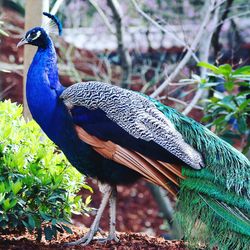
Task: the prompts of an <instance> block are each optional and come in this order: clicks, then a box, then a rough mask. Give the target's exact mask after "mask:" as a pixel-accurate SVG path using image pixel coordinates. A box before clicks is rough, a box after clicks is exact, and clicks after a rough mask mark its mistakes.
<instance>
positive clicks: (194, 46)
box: [132, 0, 214, 97]
mask: <svg viewBox="0 0 250 250" xmlns="http://www.w3.org/2000/svg"><path fill="white" fill-rule="evenodd" d="M132 1H133V0H132ZM213 8H214V1H212V3H209V7H208V10H207V11H206V14H205V17H204V19H203V22H202V23H201V25H200V28H199V30H198V32H197V35H196V37H195V39H194V41H193V42H192V44H191V46H190V50H188V51H187V53H186V54H185V56H184V57H183V59H182V60H181V61H180V63H179V64H178V65H177V67H176V68H175V70H174V71H173V73H172V74H171V75H170V76H169V77H168V78H167V79H166V80H165V81H164V82H163V83H162V84H161V85H160V86H159V87H158V88H157V89H156V90H155V91H154V92H153V93H152V94H151V97H156V96H158V95H159V94H160V93H161V92H162V91H163V90H164V89H165V88H166V86H167V85H168V84H169V83H170V82H171V81H173V80H174V78H175V77H176V76H177V75H178V74H179V72H180V71H181V70H182V69H183V67H184V66H185V65H186V64H187V62H188V61H189V59H190V58H191V56H192V54H193V52H192V51H195V50H196V49H197V46H198V44H199V43H200V40H201V38H202V35H203V33H204V30H205V28H206V26H207V24H208V22H209V21H210V18H211V14H212V10H213ZM197 93H198V91H197Z"/></svg>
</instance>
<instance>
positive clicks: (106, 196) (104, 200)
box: [65, 184, 112, 246]
mask: <svg viewBox="0 0 250 250" xmlns="http://www.w3.org/2000/svg"><path fill="white" fill-rule="evenodd" d="M99 189H100V191H101V192H102V193H103V194H104V195H103V198H102V202H101V205H100V207H99V209H98V211H97V214H96V217H95V220H94V222H93V223H92V225H91V227H90V230H89V231H88V233H87V234H86V235H85V236H83V237H82V238H80V239H79V240H76V241H73V242H69V243H66V244H65V245H66V246H75V245H80V244H82V245H83V246H86V245H88V244H89V243H90V241H91V240H92V239H93V238H94V236H95V234H96V232H97V231H98V228H99V223H100V219H101V217H102V214H103V211H104V209H105V207H106V205H107V203H108V200H109V198H110V196H111V193H112V188H111V186H110V185H108V184H101V185H99Z"/></svg>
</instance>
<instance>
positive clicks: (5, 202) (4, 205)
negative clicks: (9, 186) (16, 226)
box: [3, 198, 17, 211]
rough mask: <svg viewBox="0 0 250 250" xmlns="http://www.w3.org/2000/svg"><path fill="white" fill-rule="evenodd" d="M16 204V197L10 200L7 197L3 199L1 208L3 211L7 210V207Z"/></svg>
mask: <svg viewBox="0 0 250 250" xmlns="http://www.w3.org/2000/svg"><path fill="white" fill-rule="evenodd" d="M16 204H17V199H13V200H10V198H7V199H6V200H4V201H3V209H4V211H8V210H9V209H11V208H13V207H14V206H15V205H16Z"/></svg>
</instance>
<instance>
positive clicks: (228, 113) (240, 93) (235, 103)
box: [198, 62, 250, 153]
mask: <svg viewBox="0 0 250 250" xmlns="http://www.w3.org/2000/svg"><path fill="white" fill-rule="evenodd" d="M198 65H199V66H202V67H205V68H207V69H209V70H210V71H211V72H212V73H210V74H209V78H208V79H206V80H203V81H202V82H201V87H205V88H208V89H209V90H210V93H211V95H210V97H209V98H208V99H207V100H206V101H207V106H206V108H205V112H206V115H205V116H204V117H203V119H202V121H204V122H207V123H208V125H207V126H208V127H209V128H211V127H214V129H215V132H216V133H217V134H218V135H219V136H220V137H222V138H223V139H224V140H226V141H228V142H229V143H233V141H232V140H233V139H241V138H243V136H244V137H245V138H246V143H245V147H244V149H243V153H246V152H247V151H248V150H249V147H250V134H249V128H248V122H249V117H250V115H249V114H250V99H249V96H250V66H244V67H240V68H238V69H236V70H233V69H232V67H231V66H230V65H229V64H224V65H221V66H219V67H216V66H214V65H212V64H208V63H205V62H201V63H199V64H198Z"/></svg>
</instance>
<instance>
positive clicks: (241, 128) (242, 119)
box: [238, 116, 247, 133]
mask: <svg viewBox="0 0 250 250" xmlns="http://www.w3.org/2000/svg"><path fill="white" fill-rule="evenodd" d="M238 126H239V131H240V132H241V133H245V132H246V130H247V119H246V116H240V117H239V119H238Z"/></svg>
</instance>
